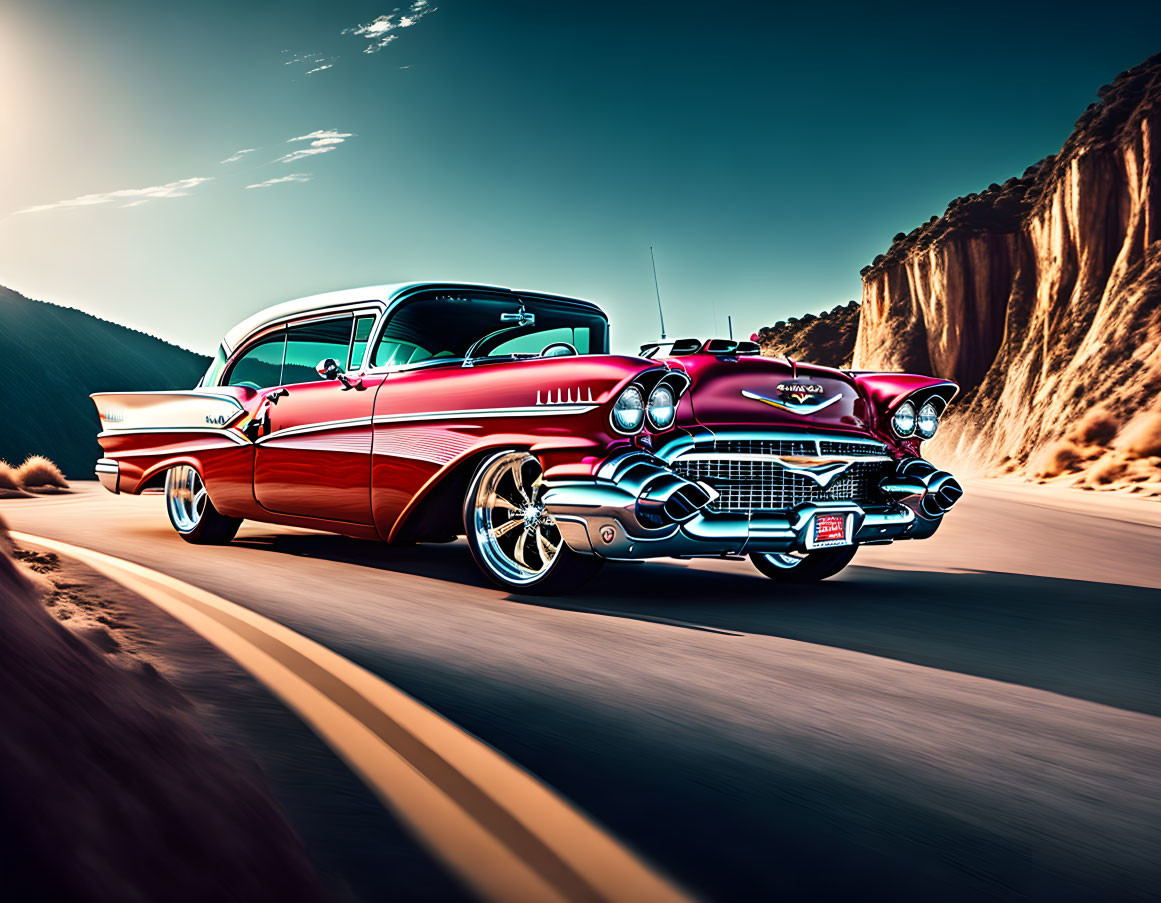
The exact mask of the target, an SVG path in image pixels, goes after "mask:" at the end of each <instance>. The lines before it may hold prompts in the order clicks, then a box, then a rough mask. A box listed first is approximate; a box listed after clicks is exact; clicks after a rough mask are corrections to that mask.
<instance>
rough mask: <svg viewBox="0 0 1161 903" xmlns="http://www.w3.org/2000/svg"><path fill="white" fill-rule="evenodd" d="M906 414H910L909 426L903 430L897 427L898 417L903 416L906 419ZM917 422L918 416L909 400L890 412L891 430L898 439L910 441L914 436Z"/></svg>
mask: <svg viewBox="0 0 1161 903" xmlns="http://www.w3.org/2000/svg"><path fill="white" fill-rule="evenodd" d="M908 413H909V414H910V420H911V426H910V428H908V429H903V428H901V427H900V426H899V418H900V415H903V416H904V418H905V419H906V417H907V415H908ZM918 420H919V415H918V412H917V411H916V410H915V405H914V403H913V402H912V401H911V400H910V399H906V400H904V401H903V403H902V404H900V405H899V406H898V407H897V408H895V410H894V411H892V412H891V429H892V431H894V433H895V435H896V436H898V437H899V438H900V439H910V438H911V437H913V436H914V435H915V430H916V426H917V424H918Z"/></svg>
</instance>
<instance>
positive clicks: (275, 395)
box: [266, 389, 290, 404]
mask: <svg viewBox="0 0 1161 903" xmlns="http://www.w3.org/2000/svg"><path fill="white" fill-rule="evenodd" d="M289 394H290V390H288V389H279V390H278V391H276V392H272V393H270V394H269V395H267V396H266V400H267V401H269V402H270V403H271V404H278V399H280V398H282V397H283V396H284V395H289Z"/></svg>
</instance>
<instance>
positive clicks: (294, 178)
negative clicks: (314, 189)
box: [246, 172, 311, 190]
mask: <svg viewBox="0 0 1161 903" xmlns="http://www.w3.org/2000/svg"><path fill="white" fill-rule="evenodd" d="M310 179H311V176H310V173H306V172H292V173H291V174H290V175H288V176H279V177H278V178H277V179H267V180H266V181H265V182H257V183H255V184H253V185H247V186H246V188H247V190H248V189H251V188H269V187H270V186H271V185H279V184H281V183H282V182H309V181H310Z"/></svg>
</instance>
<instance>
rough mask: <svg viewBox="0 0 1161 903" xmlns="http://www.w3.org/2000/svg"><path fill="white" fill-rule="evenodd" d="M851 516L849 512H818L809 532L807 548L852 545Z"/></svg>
mask: <svg viewBox="0 0 1161 903" xmlns="http://www.w3.org/2000/svg"><path fill="white" fill-rule="evenodd" d="M850 517H851V516H850V515H849V514H816V515H815V516H814V521H813V523H812V524H811V527H810V533H809V534H808V535H809V542H807V544H806V545H807V548H810V549H825V548H828V547H829V546H845V545H850V542H851V537H850V535H849V532H848V531H849V527H850Z"/></svg>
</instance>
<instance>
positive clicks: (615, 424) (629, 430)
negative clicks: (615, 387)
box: [609, 384, 646, 436]
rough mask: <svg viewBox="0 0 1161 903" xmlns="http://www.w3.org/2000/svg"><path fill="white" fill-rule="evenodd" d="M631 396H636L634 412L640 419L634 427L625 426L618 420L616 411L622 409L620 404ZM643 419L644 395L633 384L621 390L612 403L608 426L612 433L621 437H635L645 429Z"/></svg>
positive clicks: (638, 387)
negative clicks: (635, 411)
mask: <svg viewBox="0 0 1161 903" xmlns="http://www.w3.org/2000/svg"><path fill="white" fill-rule="evenodd" d="M632 395H636V396H637V407H636V408H635V410H637V411H638V412H639V414H640V417H639V419H638V420H637V424H636V426H625V425H623V424H622V423H621V422H620V420H619V419H618V417H617V411H618V410H619V409H622V408H620V405H621V402H622V401H624V400H626V399H627V398H629V397H630V396H632ZM645 417H646V410H645V394H644V393H643V392H642V391H641V387H640V386H637V385H633V384H630V385H628V386H626V387H625V388H624V389H622V390H621V392H620V394H618V395H617V399H616V401H614V402H613V405H612V407H611V408H610V409H609V424H610V426H612V428H613V431H614V432H616V433H618V434H619V435H622V436H636V435H637V434H638V433H639V432H641V430H643V429H644V428H645Z"/></svg>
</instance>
